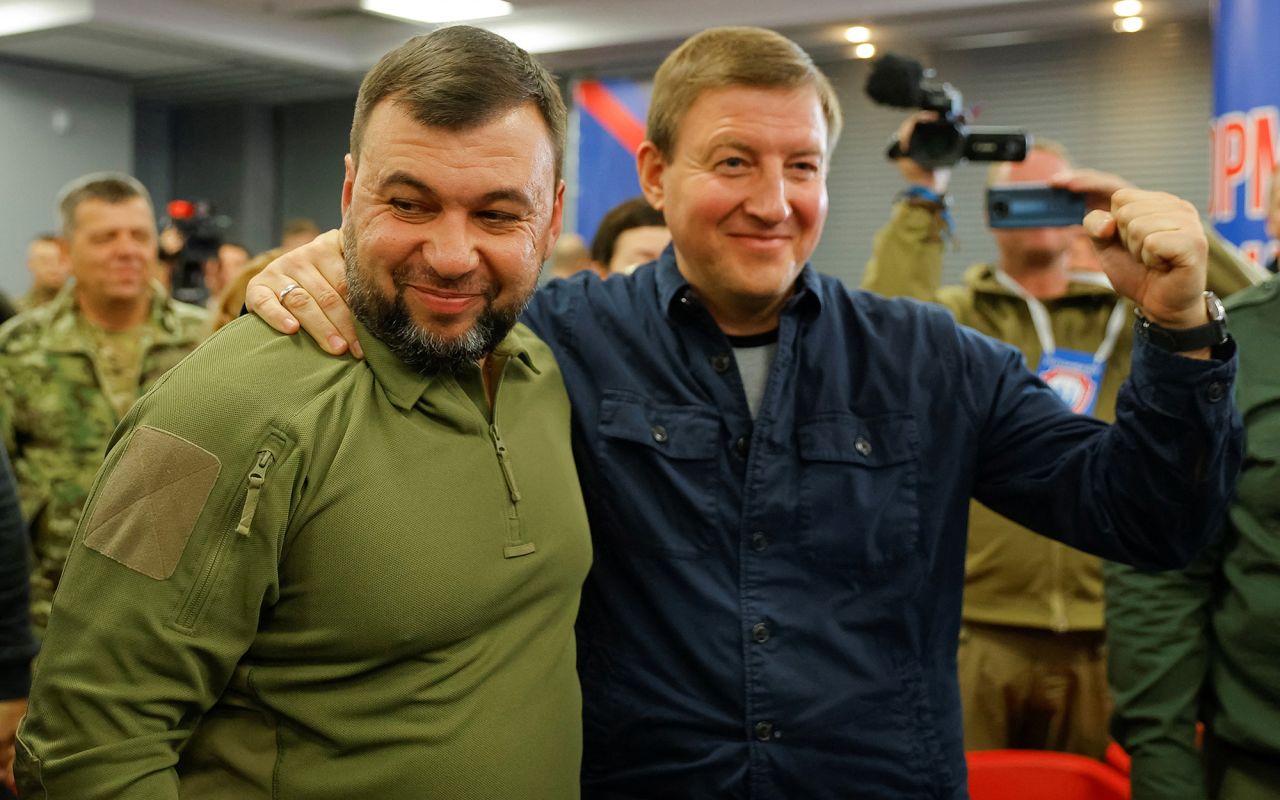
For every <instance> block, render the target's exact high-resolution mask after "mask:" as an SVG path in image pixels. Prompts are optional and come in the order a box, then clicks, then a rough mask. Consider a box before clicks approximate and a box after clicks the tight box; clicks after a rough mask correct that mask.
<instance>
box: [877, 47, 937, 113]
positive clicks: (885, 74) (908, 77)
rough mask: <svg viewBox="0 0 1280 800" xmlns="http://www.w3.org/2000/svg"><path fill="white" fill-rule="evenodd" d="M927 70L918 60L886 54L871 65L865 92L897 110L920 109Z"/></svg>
mask: <svg viewBox="0 0 1280 800" xmlns="http://www.w3.org/2000/svg"><path fill="white" fill-rule="evenodd" d="M923 82H924V67H922V66H921V65H920V62H919V61H916V60H915V59H911V58H906V57H904V56H899V55H895V54H893V53H885V54H884V55H883V56H881V57H880V58H877V59H876V60H875V61H874V62H872V64H871V74H870V75H868V76H867V85H866V87H865V91H866V93H867V96H868V97H870V98H871V99H872V100H874V101H875V102H877V103H879V104H881V105H885V106H893V107H894V108H919V107H920V104H921V99H922V98H921V94H922V93H921V90H920V86H921V84H922V83H923Z"/></svg>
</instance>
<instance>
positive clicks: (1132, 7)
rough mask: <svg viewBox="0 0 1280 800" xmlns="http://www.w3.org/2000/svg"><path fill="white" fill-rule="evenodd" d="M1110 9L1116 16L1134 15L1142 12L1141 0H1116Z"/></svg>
mask: <svg viewBox="0 0 1280 800" xmlns="http://www.w3.org/2000/svg"><path fill="white" fill-rule="evenodd" d="M1111 10H1112V11H1114V12H1116V16H1117V17H1136V16H1138V15H1139V14H1141V13H1142V0H1118V2H1117V3H1116V4H1115V5H1113V6H1111Z"/></svg>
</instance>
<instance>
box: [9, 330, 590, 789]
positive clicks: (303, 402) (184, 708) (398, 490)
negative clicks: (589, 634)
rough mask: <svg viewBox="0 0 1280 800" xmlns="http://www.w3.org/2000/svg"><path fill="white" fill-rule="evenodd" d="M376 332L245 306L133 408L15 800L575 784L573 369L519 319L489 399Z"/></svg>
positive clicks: (70, 597) (36, 688)
mask: <svg viewBox="0 0 1280 800" xmlns="http://www.w3.org/2000/svg"><path fill="white" fill-rule="evenodd" d="M360 341H361V344H362V345H363V348H364V351H365V354H366V358H365V360H363V361H360V362H358V363H354V364H353V363H352V361H351V360H350V359H348V358H333V357H331V356H329V355H327V354H325V353H324V352H323V351H321V350H320V349H319V347H318V346H317V345H316V344H315V343H314V342H313V341H312V340H311V339H310V338H309V337H306V336H297V337H287V336H281V335H279V334H276V333H275V332H273V331H271V330H270V329H268V328H267V327H266V324H265V323H263V322H262V321H261V320H259V319H257V318H256V317H252V318H243V319H239V320H237V321H235V322H233V323H231V324H230V325H228V326H227V327H226V328H224V329H223V330H221V331H219V333H218V335H217V336H214V337H212V338H211V339H210V340H209V341H208V342H207V343H206V344H205V345H204V346H202V347H201V348H200V349H199V350H198V351H196V353H195V354H193V355H192V357H191V358H189V359H188V360H187V361H185V362H184V363H183V364H181V365H180V366H179V367H178V368H177V369H175V370H173V371H172V372H170V373H169V374H168V375H167V376H166V377H165V378H164V380H162V381H161V382H160V383H159V384H158V385H157V386H156V388H155V389H154V390H153V391H152V392H151V393H149V394H148V395H147V396H146V397H144V398H143V399H142V401H140V402H139V403H138V404H136V405H135V406H134V408H133V410H132V411H131V412H130V413H129V416H128V418H127V419H126V420H125V422H124V424H123V425H122V426H121V428H120V430H119V432H118V433H117V436H116V440H115V441H114V443H113V446H112V449H111V453H110V455H109V456H108V457H107V461H106V465H105V467H104V469H103V473H102V477H101V479H100V480H99V482H98V484H97V486H96V487H95V489H94V492H93V495H92V497H91V499H90V501H89V505H88V506H87V507H86V510H85V515H84V521H83V523H82V524H81V527H80V530H79V533H78V534H77V539H76V543H75V544H74V545H73V547H72V552H71V556H70V558H69V560H68V563H67V569H66V574H65V577H64V580H63V583H62V587H61V589H60V590H59V592H58V596H57V602H56V603H55V604H54V611H53V616H52V619H51V621H50V625H49V629H48V633H47V636H46V639H45V647H44V651H43V653H42V655H41V657H40V660H39V662H38V663H37V665H36V676H35V681H34V685H33V688H32V693H31V708H30V711H29V713H28V715H27V717H26V721H25V722H24V723H23V726H22V728H21V730H20V732H19V745H18V749H19V756H18V758H19V773H20V774H19V785H20V787H22V790H23V794H22V796H23V797H24V798H39V797H45V796H46V792H47V796H48V797H53V798H63V797H74V798H77V800H94V798H103V799H104V800H105V799H106V798H111V800H129V798H147V800H153V799H154V798H176V797H178V796H179V795H180V796H181V797H182V798H184V800H208V799H210V798H219V799H223V798H225V800H255V799H257V798H262V799H263V800H266V799H267V798H285V797H290V798H320V797H331V798H378V800H419V799H420V798H434V797H441V798H451V799H452V800H509V799H510V798H521V800H524V799H526V798H527V799H528V800H571V798H574V797H577V796H578V781H579V763H580V760H581V753H582V705H581V697H580V690H579V685H578V677H577V672H576V669H575V650H574V632H573V624H574V619H575V617H576V615H577V610H578V597H579V592H580V590H581V586H582V581H583V579H584V578H585V576H586V573H587V568H588V566H589V564H590V555H591V545H590V538H589V533H588V529H587V520H586V511H585V509H584V507H583V502H582V495H581V490H580V489H579V487H578V482H577V480H576V474H575V471H574V462H573V455H572V450H571V444H570V436H569V399H568V396H567V395H566V393H565V389H564V384H563V381H562V379H561V376H560V371H559V369H558V368H557V367H556V364H555V361H554V360H553V358H552V356H551V353H550V351H549V350H548V349H547V347H546V345H544V344H543V343H542V342H541V341H539V340H538V339H537V338H536V337H535V336H534V335H533V334H532V333H531V332H530V331H529V330H528V329H527V328H525V327H524V326H517V327H516V328H515V329H514V330H513V331H512V332H511V333H510V334H509V335H508V336H507V337H506V339H504V340H503V342H502V343H501V344H500V345H499V347H498V348H497V350H496V351H495V353H494V355H493V356H491V360H493V361H494V362H495V363H496V364H498V365H499V369H497V370H495V372H496V373H497V374H498V375H499V376H500V377H499V378H495V379H494V381H495V384H496V388H495V391H494V398H495V399H494V404H493V410H492V411H490V405H489V402H488V400H487V398H486V396H485V388H484V385H483V381H482V378H481V375H480V370H479V369H478V368H473V369H471V370H468V371H465V372H464V373H463V374H461V375H459V376H457V377H454V376H447V375H443V376H436V377H430V378H428V377H424V376H422V375H419V374H418V373H416V372H414V371H413V370H411V369H409V368H408V367H407V366H406V365H405V364H404V363H403V362H401V361H400V360H399V359H398V358H397V357H396V356H395V355H394V354H392V353H391V351H390V350H389V349H387V347H386V346H385V345H384V344H382V343H381V342H380V341H379V340H378V339H376V338H374V337H372V336H370V335H369V334H368V332H367V331H366V330H364V329H363V328H362V329H361V331H360ZM491 374H492V373H491ZM106 652H110V654H111V655H110V657H109V658H104V657H103V653H106Z"/></svg>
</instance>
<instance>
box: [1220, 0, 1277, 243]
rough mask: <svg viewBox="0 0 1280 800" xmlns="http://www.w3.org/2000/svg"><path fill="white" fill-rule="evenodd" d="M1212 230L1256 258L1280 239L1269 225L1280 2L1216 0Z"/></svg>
mask: <svg viewBox="0 0 1280 800" xmlns="http://www.w3.org/2000/svg"><path fill="white" fill-rule="evenodd" d="M1213 40H1214V41H1213V50H1214V58H1213V61H1214V63H1213V90H1214V101H1213V114H1214V116H1213V121H1212V125H1211V128H1210V130H1211V137H1210V138H1211V141H1212V147H1213V186H1212V189H1211V191H1210V193H1209V198H1210V199H1209V216H1210V218H1211V219H1212V220H1213V223H1214V227H1216V228H1217V230H1218V232H1219V233H1221V234H1222V235H1223V236H1225V237H1226V238H1227V239H1228V240H1230V241H1232V242H1234V243H1235V244H1236V245H1238V246H1239V247H1240V249H1241V250H1243V251H1244V253H1245V254H1246V255H1247V256H1248V257H1249V258H1251V259H1253V260H1254V261H1257V262H1259V263H1266V262H1267V261H1269V260H1271V258H1273V257H1274V255H1275V253H1276V247H1277V243H1276V242H1275V241H1271V240H1270V237H1268V236H1267V233H1266V229H1265V220H1266V217H1267V201H1268V196H1269V193H1270V188H1271V176H1272V174H1273V172H1274V171H1275V167H1276V152H1277V136H1278V135H1280V80H1278V79H1277V75H1278V74H1280V71H1277V69H1276V66H1275V64H1276V61H1277V59H1278V58H1280V2H1277V0H1218V2H1217V19H1216V25H1215V27H1214V33H1213Z"/></svg>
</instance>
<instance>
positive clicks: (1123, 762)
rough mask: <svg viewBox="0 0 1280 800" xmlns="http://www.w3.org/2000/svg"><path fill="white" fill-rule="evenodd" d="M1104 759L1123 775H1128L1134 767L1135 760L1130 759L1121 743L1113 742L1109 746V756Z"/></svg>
mask: <svg viewBox="0 0 1280 800" xmlns="http://www.w3.org/2000/svg"><path fill="white" fill-rule="evenodd" d="M1104 758H1105V759H1106V761H1107V763H1108V764H1110V765H1111V766H1113V767H1115V768H1116V769H1117V770H1119V771H1120V774H1122V775H1128V774H1129V770H1130V768H1131V767H1132V766H1133V759H1131V758H1129V754H1128V753H1126V752H1125V751H1124V748H1123V747H1121V746H1120V743H1119V742H1112V743H1111V744H1109V745H1107V754H1106V755H1105V756H1104Z"/></svg>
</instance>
